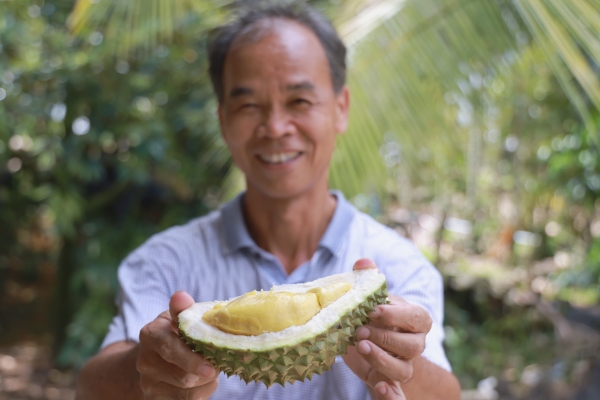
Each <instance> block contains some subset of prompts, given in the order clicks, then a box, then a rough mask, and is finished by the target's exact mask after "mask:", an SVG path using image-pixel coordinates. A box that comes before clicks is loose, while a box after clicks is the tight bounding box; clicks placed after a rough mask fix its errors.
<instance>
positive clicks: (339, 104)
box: [335, 85, 350, 135]
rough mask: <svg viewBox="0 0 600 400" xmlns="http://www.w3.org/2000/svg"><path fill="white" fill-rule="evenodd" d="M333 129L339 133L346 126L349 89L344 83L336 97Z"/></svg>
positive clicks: (344, 130)
mask: <svg viewBox="0 0 600 400" xmlns="http://www.w3.org/2000/svg"><path fill="white" fill-rule="evenodd" d="M335 107H336V119H335V131H336V133H337V134H339V135H341V134H343V133H344V132H346V129H347V128H348V112H349V110H350V90H349V89H348V86H346V85H344V87H343V88H342V90H341V91H340V93H339V94H338V95H337V97H336V106H335Z"/></svg>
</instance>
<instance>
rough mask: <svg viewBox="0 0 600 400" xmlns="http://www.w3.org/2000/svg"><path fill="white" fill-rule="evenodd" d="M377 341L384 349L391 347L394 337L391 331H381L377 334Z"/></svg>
mask: <svg viewBox="0 0 600 400" xmlns="http://www.w3.org/2000/svg"><path fill="white" fill-rule="evenodd" d="M378 336H379V342H380V343H381V346H382V347H384V348H386V349H392V348H393V344H394V339H393V337H392V332H391V331H388V330H384V331H382V332H381V333H380V334H379V335H378Z"/></svg>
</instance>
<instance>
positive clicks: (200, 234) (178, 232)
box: [124, 211, 222, 266]
mask: <svg viewBox="0 0 600 400" xmlns="http://www.w3.org/2000/svg"><path fill="white" fill-rule="evenodd" d="M220 216H221V214H220V211H213V212H211V213H209V214H207V215H205V216H203V217H199V218H194V219H192V220H190V221H189V222H187V223H186V224H184V225H178V226H173V227H171V228H168V229H166V230H164V231H162V232H159V233H157V234H154V235H152V236H151V237H150V238H149V239H148V240H146V242H144V243H143V244H142V245H141V246H139V247H138V248H137V249H135V250H134V251H133V252H132V253H131V254H129V256H128V257H127V258H126V259H125V260H124V264H131V263H135V262H139V261H144V262H146V263H149V264H161V265H163V266H164V265H169V264H174V265H185V264H187V263H189V262H191V260H190V259H191V258H192V257H193V256H194V255H195V254H198V253H202V252H203V251H206V249H209V248H215V247H219V244H220V240H221V237H222V234H220V231H221V230H222V224H221V222H220V221H221V218H220Z"/></svg>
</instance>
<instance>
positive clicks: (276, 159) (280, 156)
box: [259, 151, 300, 164]
mask: <svg viewBox="0 0 600 400" xmlns="http://www.w3.org/2000/svg"><path fill="white" fill-rule="evenodd" d="M299 154H300V152H299V151H293V152H288V153H276V154H262V155H259V157H260V159H261V160H263V161H265V162H268V163H269V164H281V163H284V162H288V161H290V160H292V159H294V158H296V157H297V156H298V155H299Z"/></svg>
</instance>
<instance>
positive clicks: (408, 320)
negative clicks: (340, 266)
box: [343, 259, 432, 400]
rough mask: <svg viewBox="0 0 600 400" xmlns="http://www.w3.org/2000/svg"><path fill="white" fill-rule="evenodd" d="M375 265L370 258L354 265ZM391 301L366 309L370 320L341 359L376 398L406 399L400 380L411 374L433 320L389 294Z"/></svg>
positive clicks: (420, 309)
mask: <svg viewBox="0 0 600 400" xmlns="http://www.w3.org/2000/svg"><path fill="white" fill-rule="evenodd" d="M369 268H377V266H376V265H375V263H374V262H373V261H372V260H369V259H361V260H358V261H357V262H356V263H355V264H354V269H369ZM389 299H390V304H387V305H379V306H377V307H376V308H375V310H374V311H372V312H371V313H369V318H370V319H371V322H370V323H369V324H368V325H366V326H362V327H360V328H358V329H357V331H356V333H357V337H358V340H359V341H358V343H357V344H356V347H349V348H348V354H347V355H345V356H344V357H343V358H344V362H345V363H346V365H348V367H349V368H350V369H351V370H352V371H353V372H354V373H355V374H356V375H357V376H358V377H359V378H360V379H362V380H363V381H364V382H365V383H366V384H367V385H369V387H371V388H372V389H373V390H374V392H375V393H376V394H377V398H378V399H386V400H392V399H393V400H405V399H406V397H405V396H404V393H403V392H402V387H401V384H403V383H406V382H408V381H409V380H410V379H411V378H412V376H413V365H412V363H413V360H414V359H415V358H417V357H419V356H420V355H421V353H422V352H423V350H424V349H425V336H426V335H427V333H428V332H429V330H430V329H431V324H432V320H431V317H430V316H429V313H428V312H427V311H425V310H424V309H423V308H422V307H420V306H417V305H414V304H410V303H407V302H406V301H405V300H403V299H402V298H400V297H398V296H395V295H389Z"/></svg>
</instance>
